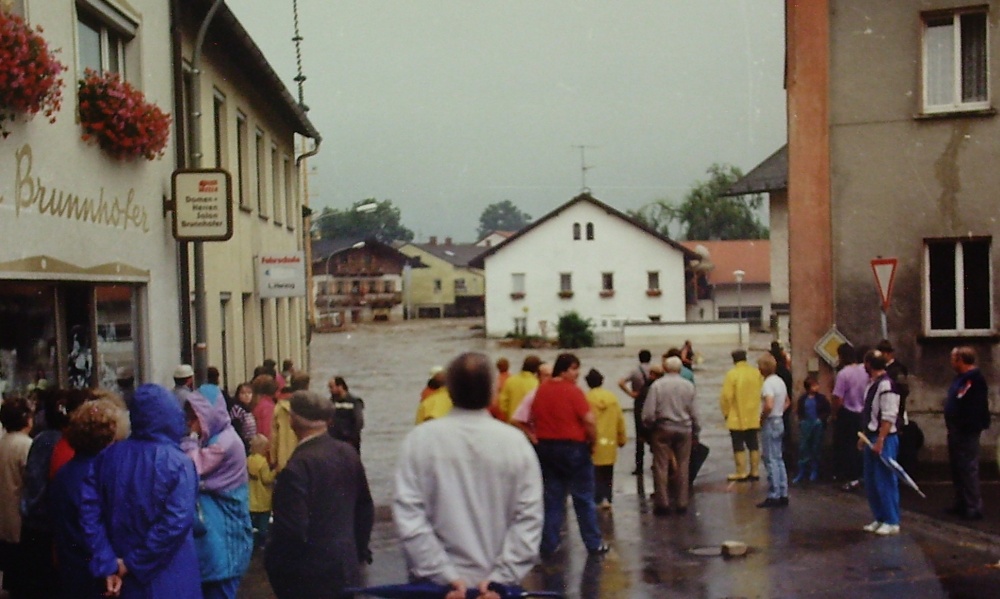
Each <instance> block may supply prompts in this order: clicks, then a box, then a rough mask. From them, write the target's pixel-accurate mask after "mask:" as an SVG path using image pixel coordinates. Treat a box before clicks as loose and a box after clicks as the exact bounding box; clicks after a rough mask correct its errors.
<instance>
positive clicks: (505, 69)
mask: <svg viewBox="0 0 1000 599" xmlns="http://www.w3.org/2000/svg"><path fill="white" fill-rule="evenodd" d="M227 4H228V5H229V7H230V8H231V9H232V10H233V11H234V12H235V13H236V15H237V17H238V18H239V19H240V21H241V22H242V23H243V25H244V27H246V29H247V30H248V31H249V32H250V35H251V36H252V37H253V38H254V40H255V41H256V42H257V45H258V46H260V47H261V49H262V50H263V51H264V54H265V55H266V56H267V58H268V60H269V61H270V63H271V65H272V66H273V67H274V68H275V70H276V71H277V72H278V74H279V75H281V76H282V78H283V79H284V80H285V82H286V85H288V87H289V89H290V90H291V91H292V93H293V95H295V94H296V84H295V82H294V81H293V80H292V78H293V77H294V76H295V49H294V46H293V44H292V41H291V38H292V36H293V19H292V7H291V5H292V3H291V0H280V1H275V0H227ZM299 18H300V27H301V32H302V36H303V37H304V41H303V44H302V53H303V64H304V71H305V75H306V77H307V78H308V80H307V81H306V83H305V102H306V104H307V105H308V106H309V107H310V111H309V117H310V119H311V120H312V122H313V124H314V125H315V126H316V128H317V129H318V130H319V131H320V133H321V134H322V136H323V145H322V148H321V151H320V154H319V155H318V156H317V157H315V158H313V159H312V160H311V165H312V166H313V167H314V171H313V173H312V174H311V176H310V180H309V187H310V196H311V204H312V205H313V206H314V207H316V208H322V207H323V206H331V207H334V208H345V207H348V206H350V205H351V204H352V203H353V202H355V201H358V200H362V199H365V198H369V197H374V198H377V199H379V200H384V199H390V200H392V202H393V204H394V205H396V206H398V207H399V208H400V210H401V211H402V217H403V224H404V225H405V226H407V227H408V228H410V229H411V230H413V231H414V233H416V235H417V240H419V241H423V240H426V239H427V237H429V236H431V235H436V236H438V237H439V238H440V237H445V236H450V237H453V238H455V240H456V241H473V240H474V239H473V238H474V237H475V232H476V229H477V228H478V225H479V215H480V214H481V213H482V211H483V209H484V208H485V207H486V206H488V205H489V204H492V203H494V202H499V201H502V200H505V199H509V200H511V201H512V202H514V204H515V205H517V206H518V207H519V208H520V209H521V210H524V211H525V212H528V213H529V214H531V215H532V216H534V217H535V218H536V219H537V218H539V217H541V216H543V215H544V214H546V213H547V212H549V211H550V210H552V209H553V208H556V207H557V206H559V205H560V204H562V203H564V202H566V201H568V200H569V199H570V198H572V197H574V196H575V195H577V194H578V193H579V192H580V189H581V186H582V181H581V169H580V166H581V160H580V150H579V148H578V147H577V146H580V145H585V146H587V148H586V163H587V165H588V166H590V167H592V168H591V169H590V170H588V171H587V174H586V185H587V187H589V188H590V189H591V192H592V194H593V195H594V196H595V197H597V198H598V199H600V200H602V201H604V202H606V203H608V204H610V205H612V206H614V207H616V208H618V209H620V210H623V211H624V210H628V209H637V208H640V207H641V206H643V205H644V204H647V203H649V202H652V201H654V200H657V199H660V198H668V199H671V200H673V201H675V202H677V201H680V199H681V198H683V196H684V194H685V192H686V191H687V190H688V189H690V187H691V186H692V184H694V183H695V182H696V181H698V180H701V179H704V178H705V170H706V168H707V167H708V166H709V165H710V164H712V163H713V162H720V163H730V164H733V165H735V166H737V167H739V168H741V169H742V170H743V171H744V172H746V171H749V170H750V169H751V168H753V167H754V166H756V165H757V164H758V163H759V162H760V161H761V160H763V159H764V158H766V157H767V156H768V155H770V154H771V153H772V152H774V151H775V150H776V149H778V147H780V146H781V145H782V144H783V143H784V140H785V97H784V90H783V89H782V77H783V70H784V62H783V61H784V37H783V36H784V24H783V19H784V10H783V2H782V1H781V0H646V1H638V0H636V1H628V0H619V1H611V0H606V1H598V0H516V1H515V0H501V1H498V2H475V1H473V0H395V1H389V0H299Z"/></svg>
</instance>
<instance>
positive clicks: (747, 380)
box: [719, 349, 764, 481]
mask: <svg viewBox="0 0 1000 599" xmlns="http://www.w3.org/2000/svg"><path fill="white" fill-rule="evenodd" d="M732 356H733V367H732V368H731V369H730V370H729V372H727V373H726V378H724V379H723V381H722V394H721V396H720V397H719V403H720V405H721V407H722V416H723V417H724V418H725V419H726V428H728V429H729V436H730V437H731V438H732V441H733V459H734V460H735V461H736V472H734V473H733V474H730V475H729V476H727V477H726V478H727V479H728V480H731V481H754V480H759V479H760V445H759V444H758V441H757V433H758V432H759V431H760V390H761V387H762V386H763V385H764V377H762V376H761V374H760V371H759V370H757V369H756V368H754V367H753V366H751V365H749V364H747V352H746V351H744V350H742V349H737V350H733V353H732ZM747 450H749V452H750V459H749V469H747V465H748V461H747V455H746V451H747Z"/></svg>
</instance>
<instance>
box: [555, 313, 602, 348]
mask: <svg viewBox="0 0 1000 599" xmlns="http://www.w3.org/2000/svg"><path fill="white" fill-rule="evenodd" d="M592 326H593V322H592V321H591V320H590V319H589V318H587V319H584V318H583V317H582V316H580V315H579V314H577V313H576V312H565V313H563V314H561V315H559V323H558V324H556V330H557V331H558V332H559V347H565V348H575V347H594V331H593V330H592V328H591V327H592Z"/></svg>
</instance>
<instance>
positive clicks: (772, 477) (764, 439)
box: [757, 354, 791, 508]
mask: <svg viewBox="0 0 1000 599" xmlns="http://www.w3.org/2000/svg"><path fill="white" fill-rule="evenodd" d="M757 368H758V369H759V370H760V374H761V375H762V376H763V377H764V385H763V386H762V387H761V390H760V400H761V401H760V409H761V412H760V437H761V449H762V450H763V452H762V453H763V454H764V455H763V457H764V467H765V468H766V469H767V498H766V499H764V501H762V502H760V503H758V504H757V507H762V508H775V507H787V506H788V472H787V471H786V470H785V460H784V457H783V456H782V438H783V437H784V435H785V423H784V422H783V421H782V418H781V416H782V415H783V414H784V413H785V410H787V409H788V407H789V406H790V405H791V401H790V400H789V398H788V389H787V388H786V387H785V381H783V380H781V377H780V376H778V375H777V374H776V372H777V369H778V363H777V361H775V359H774V356H772V355H771V354H764V355H762V356H761V357H760V358H759V359H758V360H757Z"/></svg>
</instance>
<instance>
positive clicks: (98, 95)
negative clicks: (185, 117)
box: [77, 69, 171, 160]
mask: <svg viewBox="0 0 1000 599" xmlns="http://www.w3.org/2000/svg"><path fill="white" fill-rule="evenodd" d="M77 97H78V99H79V101H80V126H81V127H83V136H82V138H83V140H84V141H89V142H92V143H96V144H97V145H99V146H100V147H101V149H102V150H104V151H105V152H107V153H109V154H111V155H112V156H114V157H115V158H120V159H127V158H139V157H142V158H145V159H146V160H153V159H154V158H159V157H160V156H163V152H164V150H165V149H166V147H167V140H168V139H169V138H170V120H171V119H170V115H169V114H168V113H166V112H163V111H162V110H160V107H159V106H157V105H156V104H153V103H150V102H147V101H146V97H145V96H144V95H143V93H142V92H141V91H139V90H137V89H135V88H134V87H132V86H131V85H129V83H128V82H127V81H122V78H121V77H120V76H119V75H118V74H117V73H111V72H106V73H97V72H95V71H93V70H91V69H87V70H86V72H85V73H84V77H83V79H81V80H80V82H79V87H78V90H77Z"/></svg>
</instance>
